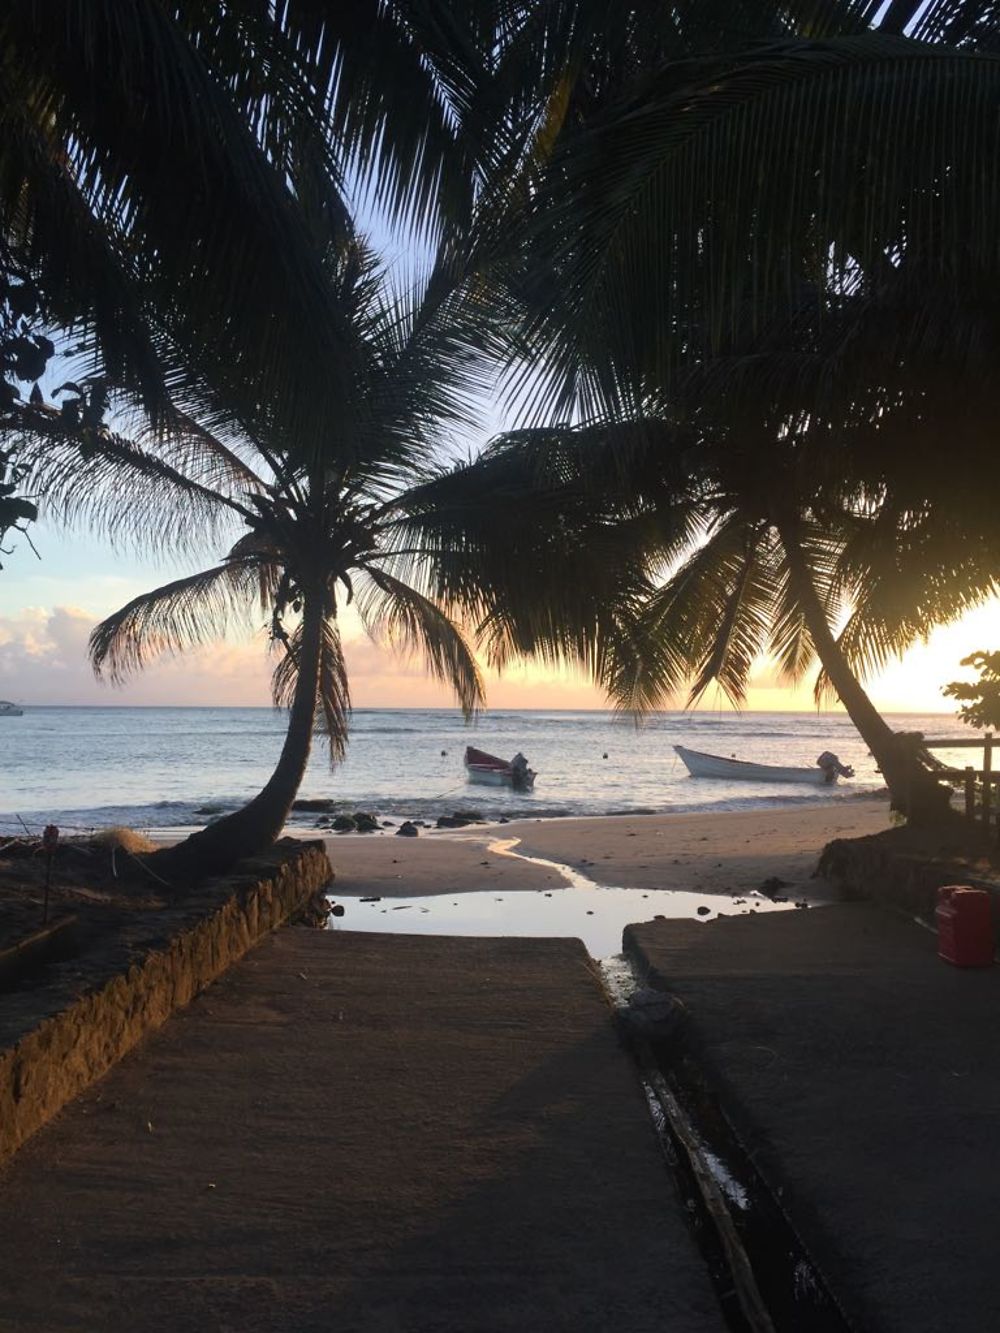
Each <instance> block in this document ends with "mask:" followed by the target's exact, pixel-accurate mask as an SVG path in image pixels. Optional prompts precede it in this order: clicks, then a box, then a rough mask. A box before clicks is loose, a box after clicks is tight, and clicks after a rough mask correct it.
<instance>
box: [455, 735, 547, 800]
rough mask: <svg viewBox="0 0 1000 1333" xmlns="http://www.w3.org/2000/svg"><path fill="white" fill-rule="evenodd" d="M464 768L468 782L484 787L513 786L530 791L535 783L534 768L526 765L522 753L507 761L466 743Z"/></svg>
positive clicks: (515, 789) (517, 789)
mask: <svg viewBox="0 0 1000 1333" xmlns="http://www.w3.org/2000/svg"><path fill="white" fill-rule="evenodd" d="M465 769H466V772H467V774H468V776H469V781H470V782H478V783H480V784H481V785H483V786H486V787H513V789H514V791H531V789H532V787H534V785H535V770H534V769H533V768H529V767H528V761H527V759H525V757H524V755H523V754H516V755H515V756H514V758H513V759H511V760H509V761H508V760H506V759H499V758H497V756H496V755H495V754H487V753H486V751H485V750H476V749H475V748H474V747H473V746H471V745H468V746H466V749H465Z"/></svg>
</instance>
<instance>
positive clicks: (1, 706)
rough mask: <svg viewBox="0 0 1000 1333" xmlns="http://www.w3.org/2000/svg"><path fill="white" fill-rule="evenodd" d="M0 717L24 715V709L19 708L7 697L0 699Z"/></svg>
mask: <svg viewBox="0 0 1000 1333" xmlns="http://www.w3.org/2000/svg"><path fill="white" fill-rule="evenodd" d="M0 717H24V709H23V708H18V707H17V705H16V704H12V703H10V702H9V701H8V700H7V699H0Z"/></svg>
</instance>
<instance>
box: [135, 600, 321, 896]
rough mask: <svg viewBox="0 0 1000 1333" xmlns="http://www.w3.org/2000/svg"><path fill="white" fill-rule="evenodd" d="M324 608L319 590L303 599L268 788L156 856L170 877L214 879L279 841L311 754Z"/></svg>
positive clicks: (161, 869)
mask: <svg viewBox="0 0 1000 1333" xmlns="http://www.w3.org/2000/svg"><path fill="white" fill-rule="evenodd" d="M325 615H326V603H325V599H324V596H323V593H322V591H321V590H320V589H315V590H312V591H309V592H307V593H306V594H305V596H304V598H303V606H302V632H301V635H300V638H299V643H298V652H297V669H298V675H297V680H296V684H295V694H294V697H293V700H292V706H291V711H290V715H289V720H288V731H287V733H286V735H285V743H284V745H283V746H282V747H281V754H280V756H279V758H278V763H277V766H276V767H275V770H274V772H273V773H272V774H271V777H270V778H269V780H268V782H267V784H266V786H264V788H263V789H262V790H261V791H260V792H259V793H258V794H257V795H256V796H255V797H254V798H253V800H252V801H250V802H249V804H248V805H245V806H243V808H242V809H241V810H237V811H236V812H235V813H234V814H231V815H227V816H225V818H223V819H219V820H217V821H216V822H215V823H214V824H210V825H209V826H208V828H205V829H202V830H201V832H200V833H195V834H192V836H191V837H189V838H187V839H185V841H184V842H182V843H179V844H178V845H177V846H176V847H171V848H168V849H167V850H166V851H165V852H161V853H159V854H158V855H157V858H156V861H157V869H158V870H159V871H161V872H165V873H166V874H167V876H168V877H170V878H173V877H176V876H179V875H183V876H194V877H196V878H200V877H201V876H204V875H211V874H218V873H221V872H223V871H225V870H227V869H228V868H229V867H230V866H232V865H234V864H235V863H236V862H237V861H238V860H240V858H241V857H244V856H257V855H259V854H260V853H262V852H265V851H267V849H268V848H269V847H270V846H271V845H272V844H273V843H274V841H275V840H276V839H277V838H278V837H279V836H280V834H281V830H282V829H283V828H284V825H285V821H286V819H287V818H288V814H289V811H290V810H291V808H292V802H293V801H294V800H295V795H296V793H297V792H298V790H299V786H300V784H301V782H302V778H303V775H304V774H305V771H306V764H307V763H308V762H309V752H310V749H311V748H312V736H313V727H314V725H315V720H316V701H317V695H318V691H319V675H320V656H321V645H322V638H323V623H324V619H325Z"/></svg>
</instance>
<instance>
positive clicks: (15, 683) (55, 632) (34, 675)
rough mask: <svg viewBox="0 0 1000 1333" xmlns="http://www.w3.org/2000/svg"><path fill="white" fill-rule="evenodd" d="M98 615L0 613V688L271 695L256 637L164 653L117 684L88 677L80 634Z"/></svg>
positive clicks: (169, 700)
mask: <svg viewBox="0 0 1000 1333" xmlns="http://www.w3.org/2000/svg"><path fill="white" fill-rule="evenodd" d="M96 620H97V617H96V616H95V615H94V614H93V613H92V612H90V611H85V610H83V609H81V608H80V607H73V606H57V607H54V608H52V609H43V608H38V607H28V608H25V609H24V610H22V611H20V612H18V613H17V614H15V615H12V616H0V694H2V695H3V697H5V698H11V699H15V700H17V701H18V702H21V703H26V704H133V705H141V704H160V705H170V704H209V705H226V704H234V705H240V704H243V705H253V704H267V703H268V702H269V701H270V696H269V691H268V680H269V674H270V668H269V662H268V657H267V653H266V650H265V644H264V642H263V640H262V639H257V640H254V641H251V642H248V643H228V642H227V643H221V644H218V645H211V646H209V647H205V648H202V649H199V650H197V651H195V652H192V653H188V654H185V655H184V656H183V657H178V658H169V657H168V658H165V659H163V660H162V661H160V662H157V663H155V664H154V665H152V666H151V667H150V668H149V669H148V670H147V671H145V672H143V673H142V674H141V675H139V676H136V677H135V678H134V680H132V681H130V682H129V683H128V684H127V685H125V686H124V687H122V688H114V687H112V686H109V685H106V684H102V683H101V682H99V681H97V680H96V679H95V678H94V674H93V671H92V670H91V668H90V664H89V662H88V660H87V640H88V638H89V636H90V631H91V629H92V628H93V626H94V624H95V623H96Z"/></svg>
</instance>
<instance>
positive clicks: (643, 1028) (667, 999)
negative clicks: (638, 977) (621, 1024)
mask: <svg viewBox="0 0 1000 1333" xmlns="http://www.w3.org/2000/svg"><path fill="white" fill-rule="evenodd" d="M619 1013H620V1015H621V1017H622V1018H623V1019H624V1021H625V1023H626V1024H627V1025H628V1026H629V1027H631V1028H633V1029H634V1030H636V1031H638V1032H639V1033H641V1034H642V1035H643V1036H647V1037H663V1036H666V1035H668V1034H669V1033H670V1032H672V1031H673V1030H674V1029H676V1027H677V1026H678V1024H679V1023H680V1022H681V1021H682V1019H683V1018H684V1016H685V1015H686V1013H687V1009H686V1008H685V1006H684V1002H683V1001H682V1000H679V999H678V998H677V996H676V995H668V994H667V993H666V992H665V991H661V990H653V989H651V988H649V987H640V989H639V990H637V991H633V993H632V994H631V995H630V996H629V998H628V1004H627V1005H626V1006H625V1007H624V1008H623V1009H621V1010H619Z"/></svg>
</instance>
